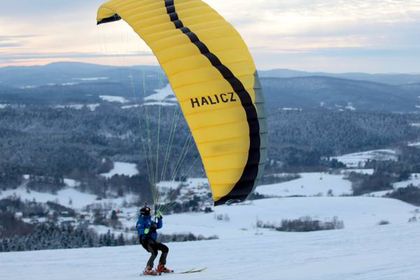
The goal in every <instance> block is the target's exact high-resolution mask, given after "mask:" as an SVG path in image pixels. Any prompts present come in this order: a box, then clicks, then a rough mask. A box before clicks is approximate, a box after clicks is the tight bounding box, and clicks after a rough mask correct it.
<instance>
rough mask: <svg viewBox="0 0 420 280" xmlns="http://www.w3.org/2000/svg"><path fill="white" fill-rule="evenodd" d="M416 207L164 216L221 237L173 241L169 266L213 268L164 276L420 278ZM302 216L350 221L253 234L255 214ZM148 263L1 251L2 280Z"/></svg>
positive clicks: (303, 202)
mask: <svg viewBox="0 0 420 280" xmlns="http://www.w3.org/2000/svg"><path fill="white" fill-rule="evenodd" d="M414 210H415V207H413V206H410V205H408V204H404V203H402V202H399V201H395V200H391V199H381V198H346V197H340V198H338V197H324V198H319V197H313V198H274V199H267V200H259V201H255V202H253V203H251V204H249V205H235V206H223V207H218V208H216V211H217V213H219V214H220V213H227V214H228V215H229V217H230V221H229V222H227V221H217V220H216V219H214V218H213V216H214V214H194V215H187V214H183V215H173V216H168V217H165V218H164V219H165V228H166V229H167V230H169V231H171V230H174V227H175V226H179V228H183V227H184V228H185V229H186V230H189V229H191V227H192V226H196V227H198V226H202V227H203V230H204V227H205V226H206V227H207V230H206V231H207V232H210V231H216V232H218V233H219V236H220V239H218V240H212V241H200V242H185V243H170V244H169V247H170V254H169V259H168V266H170V267H172V268H174V269H175V270H177V271H182V270H185V269H189V268H193V267H203V266H205V267H208V269H207V270H206V271H204V272H201V273H197V274H189V275H182V274H173V275H165V276H163V277H165V279H173V280H185V279H191V280H196V279H197V280H198V279H206V280H213V279H214V280H216V279H217V280H236V279H238V280H239V279H264V280H271V279H272V280H278V279H287V280H338V279H339V280H343V279H345V280H367V279H369V280H407V279H408V280H415V279H419V278H418V277H419V275H420V264H419V262H418V252H419V251H420V235H419V232H420V222H416V223H407V220H405V218H406V217H408V216H410V215H413V211H414ZM304 213H314V214H318V215H327V216H333V215H335V214H338V215H339V216H340V218H345V222H344V223H345V228H344V229H343V230H333V231H318V232H309V233H285V232H275V231H270V230H261V229H259V230H256V229H254V230H251V229H252V226H251V224H252V222H251V220H254V216H256V215H258V216H260V217H264V219H267V220H272V219H280V218H282V217H287V216H299V215H300V214H304ZM380 218H386V219H389V220H390V222H391V223H390V224H389V225H383V226H379V225H377V224H376V221H378V219H380ZM358 220H360V223H359V222H358ZM349 221H352V222H349ZM356 224H357V225H356ZM244 226H245V227H246V228H243V227H244ZM166 229H165V230H166ZM229 231H232V232H231V233H229ZM233 232H236V235H234V234H232V233H233ZM147 258H148V254H147V253H146V252H145V251H144V250H143V249H142V248H141V247H140V246H126V247H113V248H110V247H108V248H94V249H75V250H50V251H38V252H17V253H16V252H15V253H2V254H0V279H1V280H3V279H4V280H6V279H7V280H18V279H19V280H20V279H25V280H45V279H54V280H75V279H92V280H96V279H98V280H99V279H100V280H108V279H109V280H115V279H125V280H130V279H139V273H140V271H141V270H142V269H143V267H144V265H145V262H146V260H147ZM145 279H146V278H145Z"/></svg>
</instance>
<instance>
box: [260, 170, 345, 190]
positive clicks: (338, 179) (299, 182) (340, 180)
mask: <svg viewBox="0 0 420 280" xmlns="http://www.w3.org/2000/svg"><path fill="white" fill-rule="evenodd" d="M299 175H300V176H301V177H300V178H298V179H295V180H291V181H287V182H283V183H278V184H271V185H263V186H259V187H257V190H256V191H257V192H258V193H260V194H263V195H268V196H293V195H302V196H303V195H304V196H313V195H327V193H328V191H329V190H331V191H332V194H333V195H343V194H351V193H353V192H352V189H351V182H350V181H348V180H345V179H344V177H345V175H342V174H338V175H336V174H328V173H322V172H311V173H300V174H299Z"/></svg>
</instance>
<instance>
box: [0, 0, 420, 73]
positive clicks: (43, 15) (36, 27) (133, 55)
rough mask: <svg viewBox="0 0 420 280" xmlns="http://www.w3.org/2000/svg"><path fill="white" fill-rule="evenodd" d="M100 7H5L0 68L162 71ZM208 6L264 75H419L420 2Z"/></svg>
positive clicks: (86, 2)
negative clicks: (70, 64)
mask: <svg viewBox="0 0 420 280" xmlns="http://www.w3.org/2000/svg"><path fill="white" fill-rule="evenodd" d="M156 1H158V0H156ZM162 1H163V0H162ZM102 2H103V1H99V0H72V1H65V0H7V1H6V0H0V3H1V6H2V13H1V15H0V67H1V66H7V65H34V64H46V63H50V62H54V61H82V62H94V63H101V64H120V65H127V64H129V65H130V64H157V61H156V60H155V58H154V57H153V55H152V54H151V52H150V50H149V48H148V47H147V46H146V45H145V44H144V43H143V42H141V40H140V39H138V38H137V37H136V36H135V34H134V32H132V31H131V30H130V28H129V27H128V26H127V25H126V24H124V23H118V24H105V25H103V26H96V22H95V19H96V10H97V8H98V6H99V5H100V4H101V3H102ZM206 2H207V3H208V4H210V5H211V6H212V7H214V8H215V9H216V10H217V11H218V12H219V13H220V14H222V15H223V16H224V17H225V18H226V19H227V20H228V21H229V22H231V23H232V24H233V25H234V26H235V27H236V28H237V29H238V30H239V32H240V33H241V34H242V36H243V38H244V39H245V41H246V42H247V44H248V46H249V47H250V50H251V53H252V54H253V56H254V58H255V61H256V64H257V67H258V68H259V69H272V68H290V69H297V70H311V71H328V72H371V73H372V72H405V73H420V0H252V1H251V0H249V1H248V0H247V1H244V0H242V1H239V0H206ZM175 3H176V0H175Z"/></svg>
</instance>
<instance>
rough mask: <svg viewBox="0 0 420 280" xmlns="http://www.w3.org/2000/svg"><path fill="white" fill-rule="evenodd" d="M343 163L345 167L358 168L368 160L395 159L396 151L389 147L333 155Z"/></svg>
mask: <svg viewBox="0 0 420 280" xmlns="http://www.w3.org/2000/svg"><path fill="white" fill-rule="evenodd" d="M333 159H337V160H338V161H340V162H342V163H344V164H345V165H346V166H347V167H350V168H358V167H364V165H365V163H366V162H367V161H368V160H397V154H396V151H394V150H390V149H383V150H372V151H365V152H359V153H352V154H346V155H342V156H338V157H333Z"/></svg>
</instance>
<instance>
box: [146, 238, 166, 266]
mask: <svg viewBox="0 0 420 280" xmlns="http://www.w3.org/2000/svg"><path fill="white" fill-rule="evenodd" d="M140 244H141V245H142V246H143V248H144V249H146V251H147V252H149V253H151V254H152V255H151V256H150V258H149V260H148V261H147V266H148V267H153V263H154V261H155V259H156V257H157V255H158V251H162V254H161V255H160V259H159V264H163V265H165V264H166V257H167V256H168V252H169V248H168V246H166V245H165V244H162V243H160V242H157V241H156V240H153V239H152V238H151V237H143V238H140Z"/></svg>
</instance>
